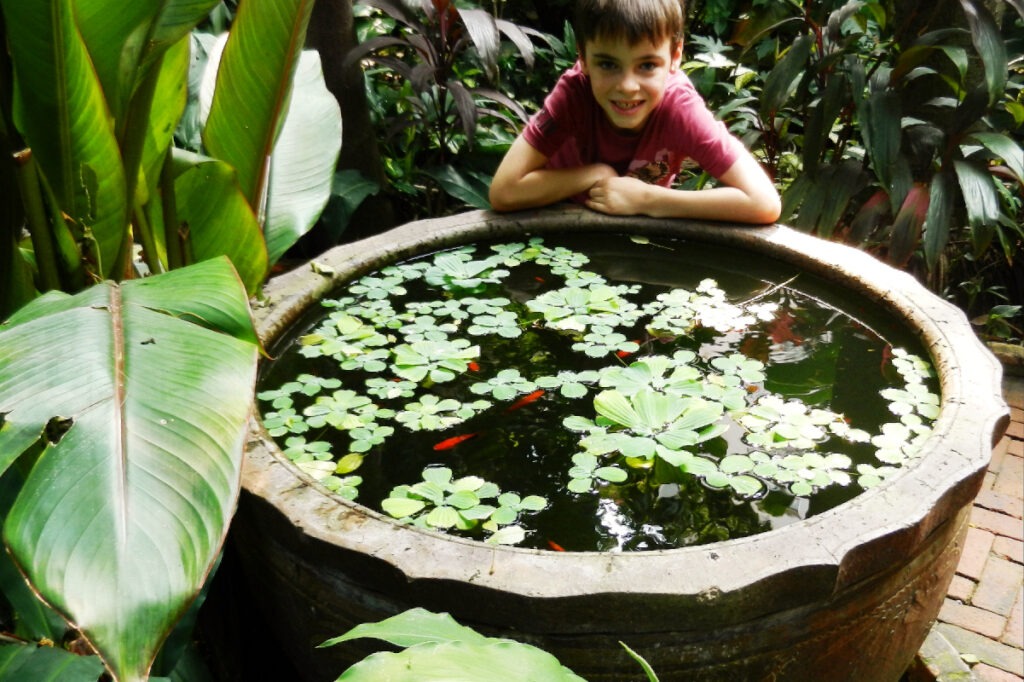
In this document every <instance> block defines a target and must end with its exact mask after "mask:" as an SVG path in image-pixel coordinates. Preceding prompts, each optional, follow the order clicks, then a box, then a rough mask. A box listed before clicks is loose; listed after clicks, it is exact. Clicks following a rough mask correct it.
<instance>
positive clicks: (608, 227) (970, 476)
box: [242, 207, 1008, 612]
mask: <svg viewBox="0 0 1024 682" xmlns="http://www.w3.org/2000/svg"><path fill="white" fill-rule="evenodd" d="M555 231H558V232H571V231H614V232H642V233H643V234H646V235H650V236H672V237H674V238H683V239H693V240H699V241H706V242H710V243H713V244H719V245H724V246H733V247H737V248H742V249H744V250H747V251H756V252H758V253H764V254H766V255H769V256H772V257H774V258H776V259H778V260H781V261H784V262H788V263H791V264H794V265H797V266H799V267H801V268H804V269H806V270H808V271H809V272H812V273H814V274H815V275H818V276H819V277H822V278H824V279H828V280H831V281H833V282H837V283H839V284H843V285H847V286H852V287H854V288H855V290H856V293H858V294H860V295H862V296H864V297H866V298H869V299H874V300H876V301H877V302H878V303H879V304H880V305H882V306H883V307H885V308H887V309H888V310H889V311H890V312H892V313H893V314H895V315H896V317H898V318H900V319H901V320H903V321H905V322H906V323H907V324H909V325H911V326H912V328H913V329H914V331H915V332H916V333H917V334H918V335H919V337H920V339H921V341H922V343H923V345H924V346H925V348H926V349H927V350H928V352H929V353H930V355H931V360H932V363H933V365H934V366H935V368H936V371H937V372H938V374H939V377H940V385H941V393H942V397H941V410H940V413H939V416H938V418H937V419H936V421H935V423H934V424H933V435H932V437H931V438H930V439H929V440H928V441H927V443H926V444H925V446H924V449H923V451H922V453H921V456H920V458H919V460H918V462H917V463H916V464H915V465H914V466H912V467H909V468H908V469H907V470H906V471H904V472H902V473H901V474H899V475H898V476H896V477H894V478H893V479H890V480H888V481H886V482H884V483H883V484H881V485H880V486H878V487H876V488H873V489H871V490H867V491H864V492H863V493H860V494H859V495H857V496H856V497H855V498H853V499H852V500H850V501H848V502H845V503H843V504H842V505H839V506H838V507H836V508H834V509H831V510H829V511H827V512H824V513H821V514H819V515H816V516H813V517H811V518H808V519H804V520H802V521H799V522H795V523H793V524H790V525H787V526H785V527H782V528H779V529H775V530H771V531H767V532H765V533H761V534H758V535H754V536H750V537H746V538H738V539H734V540H727V541H723V542H718V543H713V544H709V545H700V546H694V547H683V548H678V549H668V550H656V551H647V552H630V553H607V552H550V551H545V550H536V549H524V548H518V547H507V546H493V545H487V544H484V543H482V542H478V541H473V540H468V539H465V538H457V537H453V536H449V535H445V534H442V533H436V532H433V531H428V530H423V529H419V528H413V527H410V526H403V525H400V524H398V523H397V522H396V521H395V520H393V519H391V518H389V517H387V516H385V515H383V514H380V513H378V512H375V511H373V510H371V509H369V508H366V507H363V506H361V505H359V504H357V503H353V502H349V501H347V500H343V499H341V498H340V497H338V496H336V495H334V494H333V493H330V492H329V491H327V490H326V489H324V488H323V487H322V486H320V485H319V484H316V483H315V482H313V481H312V479H311V478H309V477H308V476H307V475H305V474H304V473H302V472H301V471H300V470H299V469H298V468H297V467H295V466H293V465H291V464H290V463H289V462H287V459H286V458H285V457H284V456H283V455H282V454H281V452H280V449H279V448H278V447H277V446H276V444H275V443H274V442H273V440H272V439H271V438H270V436H269V435H268V434H267V433H266V431H265V430H264V429H263V427H262V424H261V423H260V421H259V419H258V418H257V417H256V416H255V415H254V416H253V419H252V428H251V438H250V443H249V447H248V451H247V454H246V461H245V463H244V466H243V473H242V483H243V488H244V490H245V491H246V492H247V493H249V494H252V495H256V496H259V497H262V498H263V499H264V500H265V501H266V502H267V503H269V504H270V505H272V506H273V507H274V508H276V509H277V510H278V511H280V513H282V514H284V515H285V516H286V517H287V518H288V519H290V521H291V522H292V523H293V524H294V525H295V526H297V528H299V529H300V531H301V533H303V534H305V535H307V536H309V537H312V538H315V539H317V540H319V541H322V542H327V543H331V544H334V545H337V546H340V547H342V548H345V549H347V550H351V551H353V552H359V553H362V554H365V555H367V556H370V557H373V561H376V562H384V563H385V564H387V565H388V566H389V567H391V568H393V569H395V570H397V571H398V572H400V574H401V575H403V576H404V577H405V579H406V580H408V581H416V580H443V581H467V582H469V583H473V584H474V585H478V586H480V587H483V588H487V589H493V590H499V591H504V592H509V593H513V594H519V595H523V596H530V597H545V598H561V597H570V598H571V597H574V596H579V595H583V594H588V595H589V594H602V593H605V594H608V593H619V594H621V593H631V594H654V595H657V594H662V593H666V592H669V591H671V592H672V593H674V594H676V595H679V594H683V595H690V596H691V597H692V598H693V599H694V600H695V601H697V602H708V603H711V602H715V601H719V600H721V598H722V595H725V594H742V595H745V597H744V598H745V599H746V600H747V601H746V602H745V604H746V606H745V608H747V609H751V608H752V609H754V610H764V611H766V612H768V611H770V610H771V609H773V608H775V607H776V606H775V603H774V601H773V598H772V597H770V596H768V595H769V594H770V593H772V592H777V591H780V590H781V591H783V592H787V593H795V595H796V596H797V598H798V599H806V601H807V602H810V601H811V600H813V599H817V598H821V597H826V598H827V597H829V596H830V595H834V594H836V593H838V592H840V591H841V590H843V589H844V588H847V587H849V586H852V585H855V584H856V583H858V582H860V581H862V580H864V579H866V578H869V577H871V576H873V575H876V574H878V573H879V572H882V571H885V570H887V568H888V567H890V566H891V564H892V559H893V554H894V553H898V554H899V555H903V556H912V555H913V554H914V553H915V551H916V549H918V548H920V547H921V546H923V543H924V542H925V541H926V540H927V539H928V538H929V537H930V536H931V535H932V533H933V532H935V530H936V529H938V528H939V527H940V526H941V525H942V524H943V523H947V522H950V521H951V519H953V518H954V517H955V516H956V515H957V513H958V512H959V511H960V510H961V509H962V508H963V507H964V506H966V505H969V504H970V503H971V502H972V500H973V499H974V496H975V495H976V494H977V491H978V489H979V488H980V485H981V482H982V479H983V477H984V473H985V470H986V468H987V466H988V462H989V459H990V457H991V449H992V446H993V445H994V443H995V442H996V441H997V440H998V438H999V437H1001V435H1002V432H1003V431H1004V430H1005V427H1006V423H1007V421H1008V409H1007V406H1006V404H1005V402H1004V401H1003V399H1002V393H1001V367H1000V365H999V362H998V361H997V360H996V359H995V358H994V356H993V355H992V354H991V353H990V352H989V351H988V349H987V348H986V347H985V346H984V344H982V343H981V342H980V341H979V340H978V338H977V337H976V336H975V334H974V332H973V330H972V329H971V326H970V324H969V322H968V321H967V319H966V317H965V316H964V314H963V313H962V312H961V311H960V310H959V309H957V308H956V307H955V306H953V305H952V304H950V303H948V302H946V301H944V300H942V299H940V298H939V297H937V296H935V295H934V294H932V293H930V292H929V291H927V289H925V288H924V287H923V286H922V285H921V284H920V283H918V282H917V281H916V280H915V279H914V278H913V277H911V276H910V275H909V274H907V273H905V272H901V271H898V270H895V269H893V268H891V267H890V266H888V265H885V264H884V263H881V262H880V261H878V260H876V259H875V258H874V257H872V256H870V255H869V254H867V253H865V252H863V251H860V250H858V249H855V248H853V247H849V246H845V245H842V244H839V243H835V242H829V241H825V240H822V239H819V238H817V237H813V236H810V235H807V234H804V233H801V232H797V231H795V230H793V229H790V228H788V227H785V226H782V225H771V226H764V227H750V226H738V225H731V224H727V223H708V222H697V221H687V220H661V219H653V218H643V217H630V218H620V217H611V216H605V215H602V214H598V213H594V212H591V211H589V210H586V209H583V208H577V207H558V208H548V209H540V210H536V211H528V212H520V213H513V214H501V215H499V214H496V213H492V212H484V211H470V212H467V213H462V214H459V215H455V216H450V217H446V218H438V219H430V220H422V221H416V222H412V223H407V224H405V225H402V226H400V227H397V228H394V229H392V230H390V231H388V232H385V233H383V234H379V235H376V236H374V237H370V238H368V239H364V240H361V241H358V242H354V243H351V244H343V245H341V246H338V247H335V248H333V249H331V250H329V251H327V252H325V253H324V254H322V255H321V256H320V257H318V258H316V259H314V260H313V261H311V262H310V263H307V264H306V265H304V266H301V267H299V268H297V269H295V270H293V271H291V272H288V273H286V274H284V275H281V276H279V277H276V278H274V279H272V280H270V281H269V282H268V283H267V285H266V287H265V288H264V292H263V297H262V299H261V300H259V301H256V302H254V304H253V309H254V317H255V320H256V325H257V331H258V333H259V335H260V338H261V339H262V340H263V342H264V344H265V345H269V344H270V343H271V342H272V341H273V340H274V339H276V338H278V337H279V336H280V335H281V334H283V333H284V332H285V331H286V330H287V329H288V327H289V326H290V325H291V324H293V323H294V322H295V321H296V320H297V318H298V317H299V316H300V315H301V313H302V311H303V310H305V309H306V308H307V307H308V306H309V305H310V304H311V303H313V302H315V301H317V300H319V299H320V298H321V297H322V296H323V295H325V294H326V293H328V292H330V291H331V290H333V289H335V288H336V287H337V286H338V285H340V284H341V283H344V282H345V281H348V280H350V279H352V278H354V277H357V276H360V275H361V274H364V273H365V272H368V271H370V270H373V269H376V268H379V267H382V266H383V265H386V264H388V263H391V262H395V261H399V260H403V259H405V258H408V257H411V256H412V255H415V254H417V253H423V252H425V251H427V250H437V249H440V248H444V247H447V246H452V245H456V244H462V243H467V242H471V241H473V240H480V239H492V238H504V237H510V236H522V235H523V234H543V233H545V232H555ZM438 553H440V554H441V555H443V556H444V557H445V558H446V559H445V560H444V561H435V560H427V561H425V560H422V557H435V556H438ZM766 559H768V560H767V561H766ZM530 575H537V576H545V575H546V576H552V575H559V576H562V579H558V580H551V579H548V580H543V579H542V580H539V581H538V580H527V579H525V578H526V577H527V576H530ZM624 576H627V577H628V579H624ZM751 599H753V602H752V601H750V600H751ZM759 600H760V601H759Z"/></svg>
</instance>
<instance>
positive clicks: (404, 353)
mask: <svg viewBox="0 0 1024 682" xmlns="http://www.w3.org/2000/svg"><path fill="white" fill-rule="evenodd" d="M478 357H480V346H473V345H470V342H469V341H467V340H465V339H452V340H444V341H413V342H412V343H405V344H402V345H400V346H397V347H396V348H395V349H394V356H393V362H392V366H391V369H392V371H393V372H394V373H395V374H396V375H398V376H400V377H402V378H403V379H408V380H409V381H415V382H421V381H423V380H424V379H426V378H429V379H430V381H432V382H435V383H442V382H445V381H451V380H452V379H454V378H455V377H456V376H457V375H459V374H462V373H464V372H466V371H467V370H468V369H469V361H470V360H473V359H475V358H478Z"/></svg>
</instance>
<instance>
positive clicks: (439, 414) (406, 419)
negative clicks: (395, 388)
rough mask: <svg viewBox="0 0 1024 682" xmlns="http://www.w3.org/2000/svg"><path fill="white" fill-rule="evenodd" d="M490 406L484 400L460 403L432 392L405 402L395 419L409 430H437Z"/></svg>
mask: <svg viewBox="0 0 1024 682" xmlns="http://www.w3.org/2000/svg"><path fill="white" fill-rule="evenodd" d="M490 406H491V403H490V402H488V401H486V400H477V401H474V402H472V403H462V402H459V401H458V400H455V399H454V398H441V397H439V396H436V395H434V394H432V393H428V394H426V395H424V396H421V397H420V399H419V400H417V401H414V402H411V403H407V404H406V406H405V409H403V410H401V411H400V412H398V413H397V414H396V415H395V419H396V420H397V421H398V422H399V423H401V424H402V425H403V426H405V427H406V428H407V429H409V430H410V431H439V430H441V429H447V428H449V427H451V426H455V425H456V424H461V423H462V422H464V421H466V420H467V419H471V418H472V417H474V416H476V414H477V413H478V412H482V411H483V410H486V409H487V408H489V407H490Z"/></svg>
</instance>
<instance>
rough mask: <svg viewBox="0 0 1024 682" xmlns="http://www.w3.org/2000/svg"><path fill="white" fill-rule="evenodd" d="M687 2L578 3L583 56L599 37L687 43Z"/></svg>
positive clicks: (578, 38)
mask: <svg viewBox="0 0 1024 682" xmlns="http://www.w3.org/2000/svg"><path fill="white" fill-rule="evenodd" d="M684 4H685V0H577V1H576V14H575V22H574V29H575V30H576V42H577V45H578V47H579V51H580V54H583V53H584V51H585V49H586V44H587V43H588V42H590V41H591V40H594V39H595V38H608V39H612V40H621V39H624V40H626V41H627V42H628V43H629V44H630V45H636V44H637V43H639V42H641V41H643V40H649V41H651V42H652V43H659V42H661V41H662V40H663V39H665V38H668V39H669V40H670V41H671V42H672V44H673V45H678V44H679V43H680V42H682V40H683V17H684V15H685V7H684Z"/></svg>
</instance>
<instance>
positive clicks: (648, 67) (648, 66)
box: [640, 62, 658, 71]
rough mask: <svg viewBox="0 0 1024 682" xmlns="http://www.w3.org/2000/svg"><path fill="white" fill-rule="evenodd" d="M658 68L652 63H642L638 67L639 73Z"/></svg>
mask: <svg viewBox="0 0 1024 682" xmlns="http://www.w3.org/2000/svg"><path fill="white" fill-rule="evenodd" d="M657 68H658V65H657V64H656V63H654V62H644V63H642V64H641V65H640V70H641V71H654V70H655V69H657Z"/></svg>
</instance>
